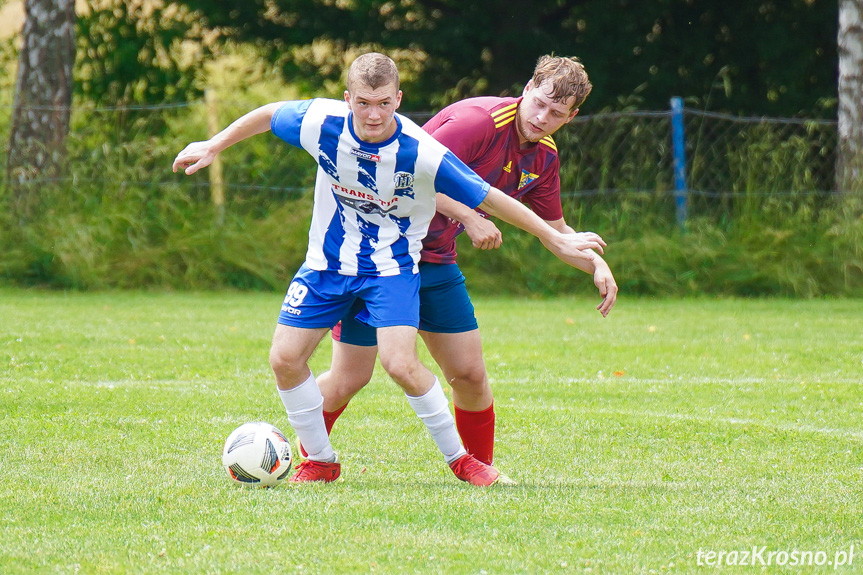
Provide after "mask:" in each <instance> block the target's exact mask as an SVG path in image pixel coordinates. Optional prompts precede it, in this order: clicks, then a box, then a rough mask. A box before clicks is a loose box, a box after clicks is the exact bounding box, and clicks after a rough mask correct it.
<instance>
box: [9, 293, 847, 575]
mask: <svg viewBox="0 0 863 575" xmlns="http://www.w3.org/2000/svg"><path fill="white" fill-rule="evenodd" d="M280 303H281V296H280V295H278V294H247V293H192V294H190V293H179V294H176V293H164V294H150V293H142V292H118V293H96V294H63V293H54V292H38V291H21V290H0V397H2V400H0V424H2V428H0V429H2V431H0V478H2V481H0V505H2V513H0V573H4V574H14V573H262V574H272V573H334V574H338V573H477V574H479V573H488V574H492V573H550V572H555V573H557V572H573V573H585V572H591V573H663V572H681V573H688V572H701V571H705V570H706V571H708V572H713V571H716V570H718V571H730V572H750V571H756V572H769V573H784V572H788V573H804V572H805V573H808V572H830V571H833V570H834V569H835V568H836V567H837V566H836V565H833V563H835V562H837V561H838V562H840V563H845V565H841V566H838V570H839V571H842V572H849V573H850V572H860V571H863V521H861V517H863V496H861V479H863V393H861V391H863V390H861V375H863V339H861V326H863V301H849V300H836V301H825V300H819V301H790V300H682V301H678V300H633V299H627V298H625V297H623V298H621V299H620V301H619V302H618V306H617V308H616V309H615V310H614V311H613V312H612V315H611V316H610V317H609V318H608V319H605V320H603V319H602V318H601V317H600V316H599V314H598V313H596V312H595V311H594V310H593V306H594V305H595V304H596V303H597V302H594V301H592V300H587V299H555V300H543V301H532V300H525V299H477V300H476V301H475V303H476V306H477V310H478V313H479V319H480V324H481V327H482V329H483V334H484V344H485V353H486V362H487V364H488V368H489V372H490V376H491V378H492V385H493V387H494V388H495V392H496V398H497V399H496V405H497V414H498V443H497V451H496V463H497V465H498V467H499V468H500V469H501V470H503V471H504V472H505V473H506V474H508V475H510V476H511V477H513V478H514V479H516V480H517V481H518V482H519V485H517V486H514V487H503V486H499V487H492V488H489V489H478V488H473V487H471V486H468V485H466V484H464V483H461V482H459V481H457V480H456V479H455V478H454V477H453V476H452V475H451V473H450V472H449V470H448V469H447V468H446V466H445V465H444V463H443V461H442V459H441V458H440V456H439V455H438V453H437V451H436V449H435V447H434V444H433V443H432V441H431V439H430V438H429V437H427V435H426V432H425V430H424V429H423V428H422V427H421V424H420V423H419V421H418V420H417V418H416V416H415V415H413V412H412V411H411V410H410V408H409V407H408V405H407V402H406V401H405V399H404V397H403V396H402V394H401V393H400V392H398V391H397V388H396V386H395V384H393V383H392V382H390V381H389V380H387V379H386V378H385V376H384V375H383V374H382V372H378V373H377V374H376V377H375V380H374V381H373V382H372V384H371V385H370V386H369V387H368V388H367V389H366V390H364V392H363V393H362V394H361V395H360V396H358V397H357V398H356V399H355V400H354V402H353V403H352V404H351V406H350V407H349V408H348V410H347V411H346V412H345V414H344V415H343V416H342V418H341V419H340V420H339V422H338V423H337V425H336V428H335V430H334V433H333V442H334V445H335V447H336V449H337V450H338V451H339V453H340V455H341V457H342V461H343V477H344V481H342V482H338V483H336V484H329V485H303V486H287V485H283V486H279V487H278V488H276V489H271V490H245V489H242V488H238V487H236V486H235V485H234V484H232V483H231V482H230V481H229V480H228V479H227V477H226V476H225V473H224V471H223V469H222V468H221V465H220V458H219V454H220V450H221V447H222V443H223V441H224V438H225V437H226V436H227V435H228V433H230V431H231V430H232V429H234V428H235V427H236V426H237V425H238V424H240V423H242V422H245V421H249V420H260V419H263V420H268V421H270V422H271V423H274V424H276V425H277V426H279V427H281V428H282V429H283V431H286V432H288V431H290V428H289V426H288V424H287V421H286V417H285V414H284V411H283V408H282V406H281V403H280V402H279V400H278V397H277V395H276V393H275V386H274V383H273V380H272V376H271V375H270V372H269V367H268V364H267V351H268V348H269V340H270V336H271V334H272V330H273V328H274V321H275V315H276V313H277V311H278V307H279V305H280ZM328 360H329V342H328V340H327V339H325V344H324V347H322V348H321V350H319V352H318V353H317V354H316V355H315V356H314V357H313V360H312V361H313V369H314V370H315V371H317V372H320V371H323V370H324V369H325V368H326V366H327V365H328ZM852 546H854V547H853V552H854V553H855V554H856V555H859V556H853V557H852V556H851V555H850V552H851V550H852ZM753 548H755V549H756V550H757V551H758V552H757V553H756V554H755V555H754V556H751V557H749V560H750V561H752V562H754V563H755V567H754V568H753V567H749V568H743V567H740V566H737V567H730V566H728V564H729V563H738V564H739V563H740V562H741V561H743V560H744V559H746V556H745V555H744V553H743V552H744V551H745V552H746V555H751V551H752V550H753ZM699 552H700V553H699ZM708 552H714V553H716V555H713V556H710V555H708V554H707V553H708ZM719 553H723V555H722V561H723V567H722V568H721V569H717V568H716V567H711V566H707V565H705V566H699V562H702V563H704V562H707V561H710V558H711V557H713V563H714V564H715V563H716V561H717V559H718V557H719V555H718V554H719ZM843 554H844V555H843ZM732 558H733V560H732ZM795 558H796V559H795ZM759 561H761V562H763V563H764V564H762V563H759ZM807 561H809V562H811V563H818V562H820V563H823V565H821V566H815V565H813V566H808V565H804V566H799V565H793V563H795V562H797V563H800V562H804V563H805V562H807ZM783 562H784V563H786V565H785V566H782V565H780V563H783ZM828 562H829V563H828ZM767 563H769V565H766V564H767ZM849 563H850V565H849Z"/></svg>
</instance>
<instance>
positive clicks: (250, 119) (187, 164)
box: [171, 102, 284, 176]
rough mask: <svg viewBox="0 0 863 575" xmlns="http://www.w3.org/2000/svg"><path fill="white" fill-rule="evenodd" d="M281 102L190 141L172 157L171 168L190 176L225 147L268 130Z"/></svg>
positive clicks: (210, 162) (268, 105)
mask: <svg viewBox="0 0 863 575" xmlns="http://www.w3.org/2000/svg"><path fill="white" fill-rule="evenodd" d="M283 103H284V102H274V103H272V104H267V105H265V106H261V107H260V108H257V109H255V110H252V111H251V112H249V113H248V114H246V115H244V116H242V117H240V118H238V119H237V120H235V121H234V122H233V123H232V124H231V125H230V126H228V127H227V128H225V129H224V130H222V131H221V132H219V133H218V134H216V135H215V136H213V137H212V138H210V139H209V140H206V141H204V142H192V143H191V144H189V145H188V146H186V147H185V148H184V149H183V151H182V152H180V153H179V154H177V157H176V158H174V164H173V165H172V166H171V167H172V169H173V170H174V172H176V171H177V170H178V169H180V168H182V169H183V172H184V173H185V174H186V175H187V176H191V175H192V174H194V173H195V172H197V171H198V170H200V169H201V168H206V167H207V166H209V165H210V164H212V163H213V159H214V158H215V157H216V155H217V154H218V153H219V152H221V151H222V150H224V149H225V148H228V147H230V146H233V145H234V144H236V143H237V142H239V141H241V140H245V139H246V138H249V137H251V136H254V135H256V134H260V133H262V132H266V131H268V130H269V129H270V122H271V121H272V119H273V114H275V113H276V110H278V109H279V108H280V107H281V106H282V104H283Z"/></svg>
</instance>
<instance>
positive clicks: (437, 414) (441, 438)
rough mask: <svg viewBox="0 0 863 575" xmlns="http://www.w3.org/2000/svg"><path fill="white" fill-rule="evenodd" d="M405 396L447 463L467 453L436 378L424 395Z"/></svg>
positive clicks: (447, 401)
mask: <svg viewBox="0 0 863 575" xmlns="http://www.w3.org/2000/svg"><path fill="white" fill-rule="evenodd" d="M405 396H406V397H407V398H408V403H410V404H411V407H412V408H413V410H414V411H415V412H416V414H417V415H418V416H419V418H420V419H422V421H423V423H425V426H426V428H427V429H428V430H429V433H431V436H432V439H434V442H435V443H436V444H437V447H438V449H440V452H441V453H443V457H444V459H445V460H446V462H447V463H452V462H453V461H455V460H456V459H458V458H459V457H461V456H462V455H464V454H465V453H467V452H466V451H465V449H464V447H462V444H461V440H460V439H459V437H458V432H456V430H455V420H454V419H453V417H452V413H450V411H449V400H448V399H447V398H446V395H444V393H443V388H442V387H441V385H440V382H439V381H438V379H437V377H435V378H434V384H432V388H431V389H430V390H428V391H427V392H426V393H425V394H424V395H421V396H419V397H412V396H410V395H407V394H405Z"/></svg>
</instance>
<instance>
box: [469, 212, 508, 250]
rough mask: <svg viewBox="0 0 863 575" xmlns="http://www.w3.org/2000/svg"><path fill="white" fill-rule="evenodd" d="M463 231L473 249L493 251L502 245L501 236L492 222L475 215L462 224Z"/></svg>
mask: <svg viewBox="0 0 863 575" xmlns="http://www.w3.org/2000/svg"><path fill="white" fill-rule="evenodd" d="M464 231H465V233H467V236H468V237H469V238H470V241H471V243H472V244H473V247H475V248H477V249H480V250H494V249H497V248H499V247H500V244H502V243H503V234H501V233H500V230H499V229H497V226H496V225H494V223H493V222H491V221H489V220H487V219H485V218H484V217H482V216H480V215H479V214H477V217H475V218H471V219H470V221H469V222H466V223H465V224H464Z"/></svg>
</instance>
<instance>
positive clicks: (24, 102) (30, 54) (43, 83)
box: [6, 0, 75, 211]
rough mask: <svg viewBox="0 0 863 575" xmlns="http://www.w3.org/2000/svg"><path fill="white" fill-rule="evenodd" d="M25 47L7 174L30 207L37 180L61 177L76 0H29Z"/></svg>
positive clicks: (70, 103) (19, 66) (16, 98)
mask: <svg viewBox="0 0 863 575" xmlns="http://www.w3.org/2000/svg"><path fill="white" fill-rule="evenodd" d="M24 10H25V21H24V30H23V46H22V48H21V55H20V59H19V64H18V76H17V80H16V85H15V103H14V107H13V110H12V128H11V132H10V136H9V152H8V156H7V172H6V173H7V177H8V178H9V180H10V182H11V183H13V184H19V185H16V186H15V187H16V189H17V190H18V202H19V206H23V207H24V209H25V211H26V209H27V207H28V206H29V205H30V203H31V200H32V194H33V193H35V188H34V187H33V186H25V185H20V184H26V183H27V182H29V181H32V180H34V179H36V178H40V179H41V178H53V177H57V176H58V175H59V174H60V172H61V170H62V164H63V156H64V141H65V138H66V134H67V133H68V131H69V116H70V112H71V106H72V68H73V66H74V63H75V33H74V30H75V2H74V0H26V2H25V4H24Z"/></svg>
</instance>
